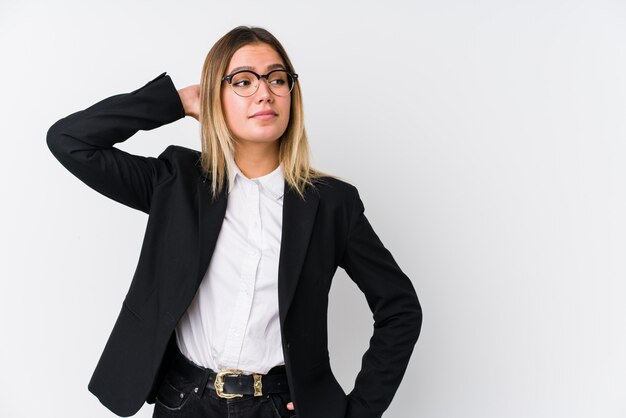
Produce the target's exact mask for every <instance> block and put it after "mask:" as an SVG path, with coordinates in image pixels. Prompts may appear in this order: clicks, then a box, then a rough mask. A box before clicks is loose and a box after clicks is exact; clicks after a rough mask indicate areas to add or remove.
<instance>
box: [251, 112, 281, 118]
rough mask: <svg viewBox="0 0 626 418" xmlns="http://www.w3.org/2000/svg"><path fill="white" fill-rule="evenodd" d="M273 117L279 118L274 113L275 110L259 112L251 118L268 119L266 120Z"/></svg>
mask: <svg viewBox="0 0 626 418" xmlns="http://www.w3.org/2000/svg"><path fill="white" fill-rule="evenodd" d="M272 116H277V114H276V112H274V111H273V110H261V111H259V112H256V113H255V114H254V115H252V116H250V117H251V118H255V117H263V119H266V118H270V117H272Z"/></svg>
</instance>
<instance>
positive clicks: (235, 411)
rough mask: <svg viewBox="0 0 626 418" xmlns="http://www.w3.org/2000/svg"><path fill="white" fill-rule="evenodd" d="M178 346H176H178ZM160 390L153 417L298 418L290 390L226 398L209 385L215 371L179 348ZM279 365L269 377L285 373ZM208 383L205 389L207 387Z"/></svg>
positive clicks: (270, 372) (271, 371)
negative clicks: (293, 408) (289, 404)
mask: <svg viewBox="0 0 626 418" xmlns="http://www.w3.org/2000/svg"><path fill="white" fill-rule="evenodd" d="M174 346H176V344H174ZM175 348H176V349H175V350H174V351H175V353H174V356H175V359H174V361H172V362H171V364H170V366H169V368H168V370H167V371H166V373H165V376H164V378H163V380H162V383H161V386H160V387H159V389H158V393H157V397H156V401H155V404H154V412H153V414H152V418H170V417H176V418H296V417H297V415H296V413H295V410H289V409H287V403H288V402H291V399H290V397H291V396H290V394H289V391H288V390H287V391H286V392H281V393H270V394H266V395H263V396H254V395H243V397H237V398H230V399H226V398H222V397H220V396H218V395H217V393H216V392H215V390H214V389H213V388H211V387H207V386H206V382H207V380H208V374H209V373H211V372H212V370H211V369H207V368H204V367H200V366H198V365H197V364H195V363H193V362H191V361H190V360H189V359H187V357H185V356H184V355H183V354H182V353H181V352H180V350H179V349H178V347H177V346H176V347H175ZM284 368H285V366H277V367H274V368H273V369H271V370H270V371H269V372H268V373H267V374H277V373H284ZM203 384H204V386H203Z"/></svg>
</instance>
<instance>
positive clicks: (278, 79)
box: [222, 70, 298, 97]
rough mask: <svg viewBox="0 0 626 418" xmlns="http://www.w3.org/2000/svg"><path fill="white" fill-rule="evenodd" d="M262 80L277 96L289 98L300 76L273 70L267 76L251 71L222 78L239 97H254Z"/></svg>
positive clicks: (239, 72)
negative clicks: (262, 79)
mask: <svg viewBox="0 0 626 418" xmlns="http://www.w3.org/2000/svg"><path fill="white" fill-rule="evenodd" d="M261 78H264V79H265V82H266V83H267V85H268V87H269V88H270V90H271V92H272V93H274V94H275V95H277V96H287V95H289V93H291V90H293V86H294V84H295V82H296V80H297V79H298V74H291V73H290V72H289V71H287V70H273V71H270V72H269V73H267V74H265V75H259V74H257V73H255V72H254V71H251V70H241V71H237V72H235V73H232V74H229V75H227V76H225V77H224V78H222V80H223V81H227V82H228V84H229V85H230V87H231V88H232V89H233V91H234V92H235V93H237V95H239V96H241V97H249V96H252V95H253V94H254V93H256V91H257V90H258V89H259V84H260V80H261Z"/></svg>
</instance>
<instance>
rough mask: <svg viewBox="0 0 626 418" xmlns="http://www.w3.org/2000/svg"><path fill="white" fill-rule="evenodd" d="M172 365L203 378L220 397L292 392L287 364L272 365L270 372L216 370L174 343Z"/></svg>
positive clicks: (194, 378) (192, 377)
mask: <svg viewBox="0 0 626 418" xmlns="http://www.w3.org/2000/svg"><path fill="white" fill-rule="evenodd" d="M174 351H175V352H174V358H173V361H172V367H174V368H175V369H176V371H177V372H178V373H180V374H181V375H183V376H185V377H186V378H187V379H189V380H191V381H195V382H202V381H204V379H206V375H207V373H208V380H207V381H206V382H207V383H206V388H208V389H210V390H214V391H215V392H216V393H217V395H218V396H219V397H221V398H235V397H243V395H254V396H263V395H266V394H268V393H281V392H289V382H288V380H287V373H286V369H285V366H284V365H281V366H276V367H274V368H272V369H271V370H270V371H269V372H268V373H267V374H263V375H262V374H258V373H254V374H243V372H242V371H241V370H221V371H219V372H215V371H214V370H211V369H209V368H205V367H201V366H199V365H197V364H195V363H194V362H192V361H191V360H189V359H188V358H187V357H186V356H185V355H184V354H182V353H181V352H180V350H178V347H175V350H174Z"/></svg>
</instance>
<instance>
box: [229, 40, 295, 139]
mask: <svg viewBox="0 0 626 418" xmlns="http://www.w3.org/2000/svg"><path fill="white" fill-rule="evenodd" d="M275 64H280V65H282V66H283V68H285V69H286V67H285V63H284V62H283V60H282V59H281V58H280V55H278V53H277V52H276V51H275V50H274V49H272V47H270V46H269V45H267V44H263V43H258V44H249V45H245V46H242V47H241V48H239V49H238V50H237V52H235V54H234V55H233V56H232V58H231V60H230V63H229V65H228V71H227V73H226V74H232V73H233V72H234V71H235V70H236V68H237V67H241V66H249V67H252V68H250V69H251V70H252V71H255V72H256V73H257V74H267V73H268V72H270V71H271V70H272V69H274V68H270V66H272V65H275ZM221 98H222V106H223V110H224V116H225V118H226V123H227V124H228V127H229V128H230V131H231V132H232V134H233V135H234V137H235V139H236V140H238V141H242V142H246V141H249V142H272V141H276V140H277V139H278V138H280V136H281V135H282V134H283V133H284V132H285V130H286V129H287V124H288V123H289V109H290V106H291V95H290V94H289V95H287V96H277V95H275V94H274V93H272V91H271V90H270V89H269V86H268V85H267V83H266V80H265V79H261V80H259V88H258V90H257V91H256V92H255V93H254V94H253V95H252V96H249V97H241V96H238V95H237V94H236V93H235V92H234V91H233V89H232V88H231V87H230V86H229V85H228V83H227V82H226V81H224V82H223V85H222V90H221ZM263 110H271V111H273V112H274V113H275V114H276V116H273V117H270V118H268V117H259V116H257V117H254V116H253V115H254V114H255V113H257V112H259V111H263Z"/></svg>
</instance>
